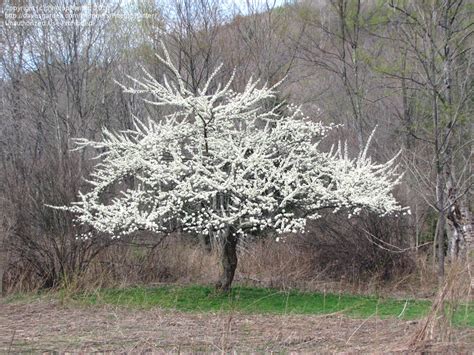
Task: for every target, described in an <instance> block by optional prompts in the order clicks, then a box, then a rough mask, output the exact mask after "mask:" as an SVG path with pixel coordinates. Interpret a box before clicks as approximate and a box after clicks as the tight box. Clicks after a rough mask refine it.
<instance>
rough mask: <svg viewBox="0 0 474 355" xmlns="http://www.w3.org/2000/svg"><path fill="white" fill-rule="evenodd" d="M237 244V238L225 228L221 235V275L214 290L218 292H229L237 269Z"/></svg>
mask: <svg viewBox="0 0 474 355" xmlns="http://www.w3.org/2000/svg"><path fill="white" fill-rule="evenodd" d="M237 242H238V237H237V236H235V235H232V233H231V232H230V228H229V227H227V228H226V230H225V232H224V235H223V244H222V273H221V276H220V278H219V281H217V284H216V289H217V290H218V291H220V292H229V291H230V286H231V285H232V281H233V280H234V275H235V269H237Z"/></svg>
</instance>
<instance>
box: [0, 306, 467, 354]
mask: <svg viewBox="0 0 474 355" xmlns="http://www.w3.org/2000/svg"><path fill="white" fill-rule="evenodd" d="M0 307H1V312H0V352H25V351H32V352H43V351H60V352H69V351H74V352H78V351H84V352H93V351H100V352H126V353H129V352H137V353H138V352H144V351H156V352H162V351H178V352H180V351H184V352H196V351H205V352H223V351H262V352H270V351H279V352H292V351H298V352H335V351H349V352H359V351H360V352H387V351H406V350H410V349H409V348H406V347H403V344H406V343H407V339H409V337H410V336H411V334H412V333H413V331H414V330H415V329H416V326H417V324H416V323H414V322H403V321H400V320H394V319H390V320H388V319H387V320H380V319H377V318H376V317H370V318H369V319H366V320H356V319H352V318H347V317H344V316H342V315H340V314H333V315H329V316H303V315H298V316H296V315H283V316H275V315H248V314H239V313H235V312H234V313H206V314H198V313H181V312H177V311H164V310H160V309H151V310H137V309H133V310H132V309H127V308H116V307H110V306H107V307H105V306H101V307H79V306H74V305H66V306H61V305H60V304H58V303H57V302H56V301H51V300H47V299H39V300H36V301H33V302H29V303H28V304H26V303H21V302H20V303H18V302H17V303H14V304H0ZM473 332H474V331H473V330H472V329H464V330H460V329H456V330H454V332H453V341H452V342H449V343H442V344H437V345H433V346H434V347H432V348H431V350H433V351H442V352H456V353H460V352H467V351H469V350H472V345H473V336H474V334H473Z"/></svg>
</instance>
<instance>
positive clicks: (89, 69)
mask: <svg viewBox="0 0 474 355" xmlns="http://www.w3.org/2000/svg"><path fill="white" fill-rule="evenodd" d="M27 3H28V4H30V3H32V4H33V5H35V6H38V7H39V6H40V5H42V4H46V3H49V2H43V1H33V2H27V1H21V0H18V1H9V2H8V4H10V5H12V6H13V5H14V6H25V5H26V4H27ZM54 3H55V4H61V5H64V6H72V5H84V4H87V5H90V6H92V7H94V6H100V5H101V4H102V5H103V4H105V2H101V1H97V2H92V4H91V3H90V2H87V1H81V0H58V1H55V2H54ZM107 5H108V7H107V9H108V10H107V11H109V12H111V14H127V13H139V14H140V13H141V14H153V16H147V17H146V16H144V17H142V18H138V19H134V20H127V17H126V16H122V17H120V16H115V17H114V16H108V17H94V16H91V14H90V13H88V12H86V11H84V12H83V13H81V14H80V16H81V17H82V18H83V19H85V20H87V24H88V25H87V26H83V25H70V26H62V25H60V24H58V25H56V26H28V27H24V26H23V27H14V26H7V25H6V23H4V24H3V26H2V28H1V39H2V47H3V51H2V55H1V57H0V78H1V82H0V92H1V100H2V106H1V110H0V115H1V121H0V122H1V123H0V128H1V129H0V161H1V165H2V168H1V169H0V181H1V183H0V211H1V214H0V218H1V224H0V228H1V230H0V238H1V242H2V245H3V246H2V249H1V250H2V251H1V253H2V257H1V258H0V266H1V268H0V275H3V278H4V280H3V284H4V285H8V287H12V288H13V287H30V286H27V285H33V286H31V287H52V286H58V285H60V284H61V283H63V282H65V280H69V278H71V277H73V276H72V275H80V274H84V273H87V272H90V270H92V269H94V270H96V269H100V268H101V267H106V268H109V269H110V268H113V267H111V265H112V264H111V263H112V262H111V260H113V258H112V257H111V255H115V256H116V257H117V255H118V254H117V253H118V250H119V249H118V248H122V249H120V250H121V251H122V252H123V250H124V249H123V248H125V249H126V250H128V251H127V253H128V254H127V253H126V255H128V256H129V257H130V258H132V259H133V258H134V257H135V259H133V260H135V261H136V260H139V261H140V263H141V264H140V265H142V266H143V265H147V267H148V266H149V265H152V264H156V265H158V264H159V265H161V266H160V267H162V268H161V269H159V270H158V269H156V268H155V269H153V268H152V271H153V272H152V273H154V275H155V277H156V278H160V277H161V278H166V277H171V276H170V273H172V270H171V268H170V266H169V265H168V266H167V267H165V266H164V264H165V263H161V264H160V262H159V260H157V258H161V259H162V260H165V259H166V258H165V257H164V256H163V255H161V254H160V255H158V256H157V254H156V253H155V252H156V250H157V249H159V248H162V247H164V243H165V242H164V239H163V238H158V239H156V238H154V237H150V236H147V235H138V236H137V237H136V238H133V239H129V240H126V241H120V242H117V241H112V240H108V239H104V238H100V236H94V237H93V238H90V239H88V240H86V241H84V240H78V239H76V235H77V234H78V233H87V232H89V231H87V230H84V228H85V227H81V226H75V225H73V224H72V222H71V221H72V218H71V216H70V215H68V214H67V213H66V212H62V211H58V210H53V209H50V208H48V207H46V206H45V204H52V205H67V204H69V203H70V202H71V201H74V200H75V194H76V191H78V190H79V189H80V188H81V187H84V186H86V183H85V182H84V180H83V177H87V176H88V173H89V172H90V170H91V168H92V165H93V164H92V163H93V162H91V161H90V160H89V159H90V157H91V156H90V155H89V154H91V152H88V151H81V152H74V151H71V148H72V146H71V138H74V137H87V138H90V139H94V138H96V139H97V138H99V137H100V134H101V133H100V132H101V128H102V127H107V128H110V129H117V130H123V129H127V128H129V127H130V125H131V124H132V116H133V115H135V116H138V117H147V116H150V117H156V118H158V117H159V116H160V114H161V113H162V112H161V111H160V110H162V109H161V108H150V106H146V105H143V102H141V101H140V100H138V99H137V98H135V97H134V96H130V95H126V94H123V93H122V90H121V88H120V87H119V86H118V85H117V84H116V83H115V81H120V80H121V79H122V78H123V76H124V74H125V73H127V74H129V75H130V76H133V77H137V76H140V75H141V74H140V73H141V67H144V68H146V70H147V71H148V72H149V73H151V74H153V75H154V76H156V77H160V76H162V75H163V74H165V73H166V70H167V69H166V68H165V67H164V66H163V65H162V64H161V63H160V62H159V60H158V59H157V58H156V57H155V56H154V53H155V52H157V51H159V48H160V43H161V42H163V43H164V44H165V46H166V47H167V48H168V50H169V52H170V54H171V56H172V57H173V58H172V59H173V61H174V62H175V63H177V65H178V69H179V71H180V72H181V74H182V77H183V78H184V79H185V81H186V84H187V85H188V87H189V89H191V90H193V91H197V90H198V88H199V87H200V86H201V85H202V84H203V83H205V82H206V81H207V79H208V78H209V76H210V75H211V74H212V72H213V70H214V69H215V68H216V66H217V65H219V64H220V63H222V64H223V70H222V71H221V72H220V74H219V75H221V76H222V78H221V79H222V80H221V81H225V80H228V79H229V77H230V76H231V75H232V72H233V70H234V69H235V80H234V82H233V85H234V86H235V89H239V88H241V87H242V86H243V85H245V83H246V82H247V81H248V79H249V77H250V76H254V77H260V78H262V80H264V81H267V82H268V83H269V84H270V85H272V84H275V83H277V82H279V81H280V80H282V79H283V78H285V80H284V81H283V83H282V84H281V85H282V86H281V88H282V92H283V94H282V97H280V98H279V100H281V101H284V100H285V99H287V98H289V99H291V100H292V101H293V102H295V103H297V104H301V105H302V106H303V109H304V111H305V113H306V114H308V115H309V116H311V117H314V118H315V119H317V120H322V121H323V122H325V123H330V122H332V123H342V124H344V126H343V128H340V129H338V130H337V133H336V134H333V135H334V141H336V140H337V139H343V140H347V141H348V146H349V148H350V150H351V149H352V148H353V149H354V150H356V149H358V148H359V147H360V146H363V145H364V144H365V142H366V141H367V139H368V137H369V135H370V133H371V132H372V131H373V129H374V128H375V127H377V131H376V135H375V139H374V143H373V144H372V148H371V149H372V154H373V156H375V157H379V158H380V159H381V160H386V158H387V157H391V156H393V155H394V154H395V153H396V152H397V151H398V150H399V149H400V148H402V149H403V152H402V159H403V164H404V167H405V168H406V171H407V172H406V175H405V178H404V180H403V183H402V185H401V186H400V188H399V191H397V195H398V198H399V199H400V200H401V201H402V203H403V204H405V205H408V206H410V207H411V214H409V215H405V216H402V217H401V218H385V219H382V220H378V219H376V218H374V217H373V216H371V215H364V216H361V217H358V218H354V219H351V220H348V221H346V220H345V219H343V218H341V217H340V216H337V215H331V216H327V217H326V218H324V219H323V220H321V221H318V222H314V223H313V224H312V225H311V233H309V234H308V235H305V236H304V237H303V236H299V238H298V239H297V240H296V241H295V243H296V244H295V245H302V246H303V247H304V249H305V250H309V251H310V255H309V256H308V258H309V259H310V261H309V262H308V265H309V266H307V265H306V266H304V267H307V268H308V269H307V270H306V269H305V270H300V271H301V273H305V274H308V275H310V276H311V275H316V274H318V273H321V272H322V271H324V272H325V274H326V275H328V276H330V277H336V278H337V277H340V276H341V275H345V274H352V275H353V277H355V278H357V277H359V276H360V275H362V274H364V273H373V272H380V273H381V275H383V278H386V279H388V278H390V277H392V276H394V275H397V274H399V273H405V272H412V271H413V270H414V269H416V268H417V267H418V266H417V265H418V264H417V263H416V260H417V257H418V256H419V254H422V255H423V256H424V257H425V258H427V260H430V261H431V262H432V263H433V268H436V270H437V272H438V274H439V276H442V275H443V273H444V266H445V264H446V260H445V256H446V255H448V256H449V259H452V258H457V257H458V256H460V255H463V250H465V249H468V250H469V249H472V243H473V238H474V235H473V233H474V232H473V227H472V222H473V221H472V212H471V211H472V199H471V193H472V152H473V150H472V138H473V137H472V124H473V121H472V114H473V108H474V102H473V97H474V96H473V85H472V82H473V81H472V78H473V76H472V60H473V53H472V41H473V36H472V32H473V26H472V23H473V21H472V11H473V10H474V8H473V5H472V4H471V3H470V2H468V1H463V0H429V1H420V2H418V1H402V0H398V1H396V0H390V1H360V0H327V1H316V0H315V1H309V0H308V1H294V2H288V3H286V4H283V5H281V4H278V6H277V4H276V3H274V2H272V1H267V2H266V3H264V4H263V3H258V4H257V3H254V2H252V1H249V2H247V4H246V5H245V6H243V5H241V8H239V7H238V6H237V4H234V3H232V2H228V3H225V2H222V1H219V0H168V1H152V0H150V1H139V2H137V3H134V4H130V3H123V4H120V3H115V4H113V6H110V4H109V3H107ZM4 21H5V18H4ZM328 143H331V142H328ZM130 183H133V181H131V182H130ZM91 233H92V232H91ZM183 238H184V239H183V243H192V241H189V240H187V239H186V237H185V236H184V237H183ZM255 239H256V240H255V241H249V242H248V243H249V244H248V245H244V246H242V253H245V252H247V251H248V250H252V249H254V250H257V249H258V248H253V247H251V246H250V243H257V242H259V241H258V240H257V239H258V238H255ZM201 243H202V245H203V246H204V247H205V248H204V249H212V248H211V247H210V246H211V244H212V241H211V240H205V239H203V240H201ZM114 248H115V249H114ZM137 248H139V250H140V251H139V252H137V250H138V249H137ZM172 249H173V248H170V250H172ZM113 250H115V254H113V253H112V252H111V251H113ZM175 250H176V248H175ZM292 250H293V249H292ZM292 252H294V253H296V254H298V253H301V250H298V251H297V252H296V251H294V250H293V251H292ZM107 253H109V254H107ZM110 253H112V254H110ZM137 253H138V254H137ZM175 253H176V251H175ZM137 255H138V257H137ZM298 255H299V257H301V255H300V254H298ZM186 257H189V256H186V255H185V254H180V255H179V256H178V257H177V258H178V259H179V258H186ZM161 259H160V260H161ZM262 260H263V259H262ZM269 260H271V259H270V258H269ZM468 260H469V259H468ZM135 261H133V263H135ZM269 262H270V261H269ZM168 264H169V263H168ZM101 265H102V266H101ZM298 265H299V264H298ZM298 267H300V268H303V266H301V265H299V266H298ZM298 267H295V268H293V269H292V270H293V271H292V272H293V276H292V277H294V278H297V277H298V276H297V275H298ZM242 268H243V269H245V265H243V266H242ZM116 273H117V274H119V273H120V271H116ZM354 275H355V276H354ZM117 277H118V276H117ZM148 277H150V278H153V277H152V276H148ZM25 285H26V286H25Z"/></svg>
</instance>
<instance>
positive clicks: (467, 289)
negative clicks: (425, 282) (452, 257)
mask: <svg viewBox="0 0 474 355" xmlns="http://www.w3.org/2000/svg"><path fill="white" fill-rule="evenodd" d="M467 266H468V263H465V262H462V261H461V260H457V261H456V262H453V263H452V264H451V265H450V266H449V270H448V273H447V275H446V277H445V279H444V280H443V283H442V284H441V287H440V289H439V291H438V293H437V295H436V297H435V299H434V301H433V304H432V306H431V310H430V312H429V314H428V315H427V316H426V317H425V319H424V320H423V321H422V322H421V323H420V326H419V327H418V329H416V331H415V333H414V335H413V336H412V338H411V339H410V342H409V346H411V347H414V348H417V349H420V350H424V349H426V348H429V347H430V345H431V344H432V343H449V342H452V341H453V337H454V335H453V331H454V328H453V326H452V324H451V319H452V314H453V313H454V312H455V311H456V309H462V307H463V304H466V303H467V302H470V301H472V294H471V291H472V290H471V274H470V272H469V269H468V267H467Z"/></svg>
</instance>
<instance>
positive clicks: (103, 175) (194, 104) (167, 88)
mask: <svg viewBox="0 0 474 355" xmlns="http://www.w3.org/2000/svg"><path fill="white" fill-rule="evenodd" d="M159 59H160V60H161V61H162V62H163V63H164V64H165V65H166V66H167V67H168V68H169V69H170V70H171V72H172V73H173V79H172V80H169V79H168V78H167V77H166V76H165V77H164V78H163V80H162V81H161V82H159V81H157V80H156V79H154V78H153V77H152V76H151V75H149V74H148V73H147V72H146V71H145V77H144V79H141V80H137V79H134V78H130V79H131V80H132V81H133V83H134V87H133V88H132V87H127V86H122V87H123V89H124V91H125V92H127V93H130V94H140V95H144V96H145V97H144V100H145V101H146V102H147V103H148V104H150V105H157V106H167V107H170V108H172V112H173V113H171V114H168V115H164V116H163V117H160V118H159V119H148V120H147V121H142V120H139V119H137V118H135V127H134V128H133V129H131V130H128V131H123V132H120V133H115V132H111V131H108V130H105V129H104V131H103V134H104V138H103V140H102V141H100V142H95V141H90V140H88V139H77V140H76V143H77V147H78V149H81V148H85V147H92V148H95V149H98V150H99V151H100V152H101V153H100V154H99V155H98V156H97V158H99V159H101V162H100V163H99V164H97V166H96V169H95V171H94V173H93V174H92V178H91V181H90V183H91V184H92V188H91V190H90V191H88V192H87V193H85V194H82V193H80V194H79V196H80V200H79V201H78V202H75V203H73V204H72V205H71V206H66V207H61V208H62V209H66V210H69V211H72V212H74V213H76V215H77V220H78V221H79V222H80V223H83V224H88V225H91V226H92V227H94V228H95V229H96V230H98V231H100V232H104V233H107V234H109V235H111V236H112V237H114V238H115V237H120V236H122V235H127V234H130V233H133V232H135V231H137V230H149V231H152V232H156V233H169V232H171V231H173V230H181V231H184V232H193V233H199V234H204V235H210V234H212V235H213V236H215V237H218V238H220V240H221V241H222V245H223V252H222V264H223V271H222V276H221V277H220V280H219V281H218V288H220V289H221V290H224V291H227V290H228V289H229V288H230V285H231V283H232V280H233V277H234V272H235V269H236V266H237V253H236V247H237V243H238V240H239V238H242V237H245V236H246V235H248V234H251V233H255V232H257V231H258V232H270V231H271V232H273V233H277V234H280V233H287V232H292V233H296V232H304V229H305V223H306V220H307V219H308V218H310V219H311V218H312V219H315V218H318V217H320V212H321V210H323V209H332V210H333V211H334V212H336V211H338V210H344V211H346V212H347V213H348V214H349V215H351V214H357V213H359V212H360V211H361V210H362V209H367V210H371V211H373V212H375V213H378V214H380V215H386V214H389V213H394V212H397V211H401V210H402V208H401V207H400V206H399V204H398V203H397V202H396V200H395V199H394V197H393V195H392V192H391V191H392V188H393V187H394V185H396V184H397V182H398V181H399V179H400V178H401V176H400V175H398V174H396V173H395V169H396V167H397V166H396V164H395V159H396V157H394V158H393V159H391V160H390V161H388V162H386V163H385V164H377V163H374V162H372V161H371V159H370V158H369V157H367V147H366V148H365V149H364V150H363V151H362V152H361V153H360V154H359V155H358V156H357V157H356V158H354V159H351V158H349V157H348V154H347V147H346V148H345V149H344V148H342V145H341V144H339V145H338V146H337V147H334V148H333V149H331V151H329V152H322V151H320V150H318V144H319V142H320V140H321V139H322V138H323V137H324V136H325V135H326V134H327V133H328V131H330V130H331V129H332V128H333V126H324V125H322V124H321V123H317V122H313V121H311V120H310V119H309V118H308V117H304V116H303V114H302V113H301V111H300V109H299V108H298V107H295V106H291V105H290V106H289V107H288V109H287V110H286V111H287V113H286V114H281V113H277V112H278V111H281V107H278V106H277V107H272V108H268V107H269V105H268V102H269V100H270V99H273V98H274V97H275V94H276V92H275V87H268V86H267V85H263V86H259V85H258V80H252V79H251V80H250V81H249V82H248V84H247V86H246V87H245V89H244V90H243V91H242V92H235V91H233V90H231V88H230V86H231V82H232V79H231V80H229V82H228V83H227V84H226V85H224V86H220V85H217V87H215V88H214V89H212V86H213V85H214V84H213V83H214V78H215V76H216V73H217V72H218V70H219V68H218V69H217V70H216V71H215V72H214V73H213V75H212V76H211V77H210V78H209V80H208V81H207V83H206V84H205V85H204V87H203V88H202V89H201V90H200V91H199V92H198V93H197V94H193V93H192V92H191V91H189V90H188V89H187V87H186V84H185V82H184V81H183V79H182V78H181V76H180V74H179V72H178V70H177V68H176V67H175V66H174V65H173V63H172V62H171V60H170V57H169V54H168V52H167V51H166V49H165V48H164V57H163V58H162V57H159ZM130 176H133V177H134V178H135V181H136V183H135V186H133V187H124V186H125V184H122V183H123V181H124V179H126V178H127V177H130ZM111 189H112V190H115V191H116V190H118V189H120V193H118V194H117V195H116V197H115V198H113V199H107V198H105V197H104V195H105V192H106V191H107V192H110V191H111Z"/></svg>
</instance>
